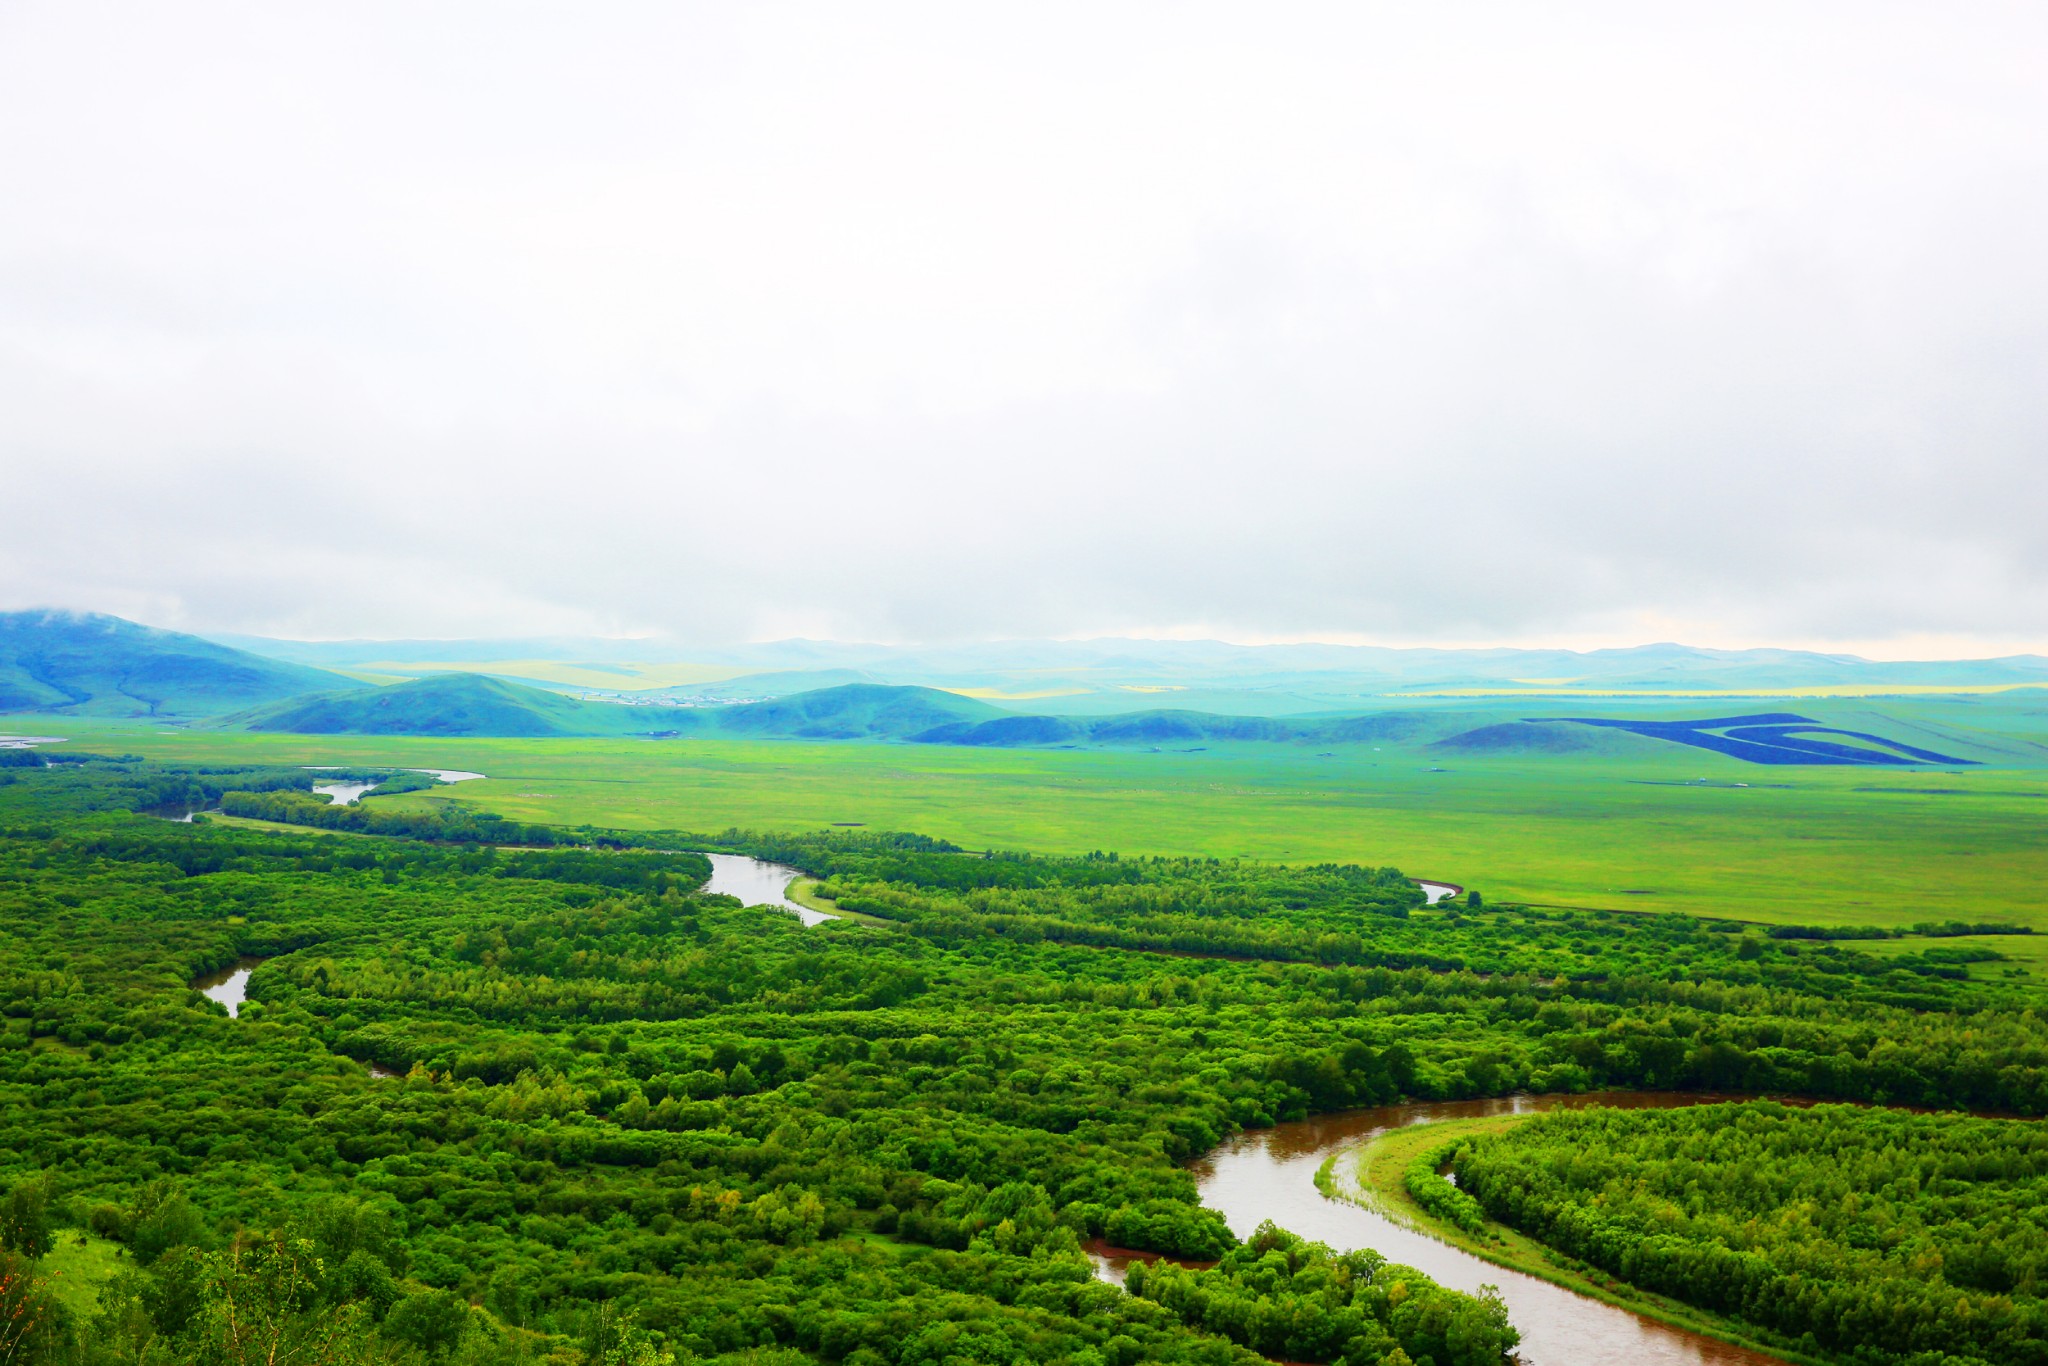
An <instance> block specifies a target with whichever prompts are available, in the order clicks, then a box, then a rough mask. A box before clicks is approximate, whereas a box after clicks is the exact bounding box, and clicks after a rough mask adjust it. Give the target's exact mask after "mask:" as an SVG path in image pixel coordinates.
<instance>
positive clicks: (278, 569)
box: [0, 0, 2048, 655]
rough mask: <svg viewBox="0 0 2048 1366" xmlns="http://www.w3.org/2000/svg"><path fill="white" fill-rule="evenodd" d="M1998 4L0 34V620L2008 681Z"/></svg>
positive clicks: (171, 24)
mask: <svg viewBox="0 0 2048 1366" xmlns="http://www.w3.org/2000/svg"><path fill="white" fill-rule="evenodd" d="M2044 70H2048V6H2043V5H2041V4H2039V3H2023V4H2011V5H2001V4H1996V3H1972V4H1969V5H1960V6H1959V5H1949V6H1943V5H1937V4H1934V3H1921V4H1915V5H1889V4H1883V3H1873V2H1872V0H1854V2H1853V3H1845V4H1840V5H1834V4H1803V5H1802V4H1786V3H1783V2H1782V0H1772V2H1771V3H1765V4H1755V5H1748V4H1728V3H1721V4H1714V5H1689V6H1678V5H1663V6H1645V5H1642V4H1639V3H1618V4H1613V5H1572V4H1543V5H1531V4H1527V3H1512V4H1503V5H1499V6H1493V5H1480V4H1462V5H1460V4H1443V5H1436V4H1429V5H1423V4H1402V5H1368V4H1360V3H1355V2H1354V3H1341V4H1332V5H1328V6H1322V5H1274V4H1261V5H1251V4H1244V3H1240V4H1235V5H1229V6H1201V5H1195V4H1189V3H1184V2H1178V0H1177V2H1176V3H1171V4H1159V5H1115V4H1104V3H1099V0H1091V3H1088V4H1079V5H1071V6H1068V5H1058V4H1045V3H1037V4H1031V5H1013V6H994V5H962V4H958V3H940V4H933V5H929V6H914V5H894V4H880V3H863V4H851V5H849V4H844V3H835V4H821V5H817V6H808V5H775V4H746V5H731V4H720V5H702V6H691V5H680V4H673V3H662V4H649V5H645V6H640V5H630V4H600V5H589V4H581V5H569V4H562V5H553V6H537V5H516V4H507V3H504V2H503V0H489V3H477V4H455V3H441V4H419V3H412V2H409V3H404V4H392V5H379V4H371V3H364V2H363V0H349V3H346V4H336V5H332V6H321V5H315V4H290V5H277V4H270V3H256V4H248V5H237V6H230V5H208V4H203V3H182V4H177V5H163V4H136V5H129V6H121V5H99V4H92V3H80V0H63V2H62V3H53V4H41V3H23V2H22V0H0V474H4V478H0V489H4V495H5V506H6V509H7V512H6V521H5V527H6V529H5V531H4V533H0V607H23V606H31V605H59V606H69V607H80V608H92V609H97V610H103V611H111V612H116V613H120V614H122V615H126V616H131V617H136V618H139V619H142V620H145V621H149V622H152V623H154V624H158V625H167V626H176V627H181V628H184V629H195V630H242V631H251V632H260V633H269V634H282V635H296V636H309V637H332V636H353V635H370V636H398V635H451V636H470V635H508V634H526V633H535V634H538V633H580V632H599V633H634V632H649V631H670V632H676V633H678V634H680V635H682V636H684V637H685V638H687V639H697V640H706V641H710V640H734V639H762V638H773V637H779V636H786V635H815V636H830V637H838V638H842V639H878V640H902V641H946V640H961V639H973V638H986V637H1002V636H1047V635H1050V636H1077V635H1098V634H1138V635H1204V636H1206V635H1213V636H1219V637H1223V638H1228V639H1236V640H1246V641H1258V640H1274V639H1309V638H1315V639H1328V640H1362V641H1379V642H1386V643H1408V642H1417V643H1420V642H1461V643H1468V642H1480V641H1493V642H1503V643H1555V644H1596V643H1598V644H1606V643H1633V642H1639V641H1645V640H1653V639H1681V640H1685V641H1689V642H1694V643H1700V644H1723V645H1741V644H1756V643H1776V644H1790V645H1827V646H1835V645H1851V646H1857V647H1861V648H1864V649H1866V650H1869V651H1871V652H1873V653H1879V654H1894V655H1898V654H1936V653H1976V652H1985V651H2005V650H2015V649H2037V650H2048V522H2044V513H2048V247H2044V243H2048V81H2044V80H2043V79H2042V72H2043V71H2044Z"/></svg>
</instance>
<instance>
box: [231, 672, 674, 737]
mask: <svg viewBox="0 0 2048 1366" xmlns="http://www.w3.org/2000/svg"><path fill="white" fill-rule="evenodd" d="M668 715H669V713H668V712H666V711H663V712H660V713H650V712H649V711H648V710H647V709H645V708H640V707H621V706H614V705H612V704H609V703H604V702H579V701H577V700H576V699H575V698H572V697H563V696H562V695H561V694H559V693H551V692H546V691H544V690H542V689H540V688H528V687H522V686H521V685H520V684H517V683H506V682H503V681H501V680H499V679H495V678H485V677H483V676H482V675H480V674H436V675H434V676H432V677H428V678H421V679H417V680H415V681H413V682H411V683H394V684H392V685H391V686H390V687H386V688H357V689H352V690H350V691H346V692H331V693H321V694H318V695H316V696H312V697H297V698H293V699H292V700H290V701H288V702H282V703H279V704H277V705H275V706H271V707H264V708H261V709H259V710H256V711H253V712H245V713H242V714H240V715H236V716H231V717H227V718H225V721H224V724H226V725H230V726H235V727H239V728H240V729H243V730H258V731H283V732H287V733H290V734H294V735H478V736H485V735H488V736H504V737H507V738H520V737H537V736H549V735H632V734H645V733H646V732H648V731H652V730H657V729H663V728H665V727H666V725H667V724H668V723H667V722H666V719H665V718H666V717H667V716H668Z"/></svg>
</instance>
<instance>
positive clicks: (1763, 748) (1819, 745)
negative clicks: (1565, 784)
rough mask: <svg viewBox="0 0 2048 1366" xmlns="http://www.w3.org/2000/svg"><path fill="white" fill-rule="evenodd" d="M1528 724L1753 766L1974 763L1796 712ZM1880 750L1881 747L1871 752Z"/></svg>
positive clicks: (1563, 718)
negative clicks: (1605, 732)
mask: <svg viewBox="0 0 2048 1366" xmlns="http://www.w3.org/2000/svg"><path fill="white" fill-rule="evenodd" d="M1525 724H1531V725H1544V724H1561V725H1574V726H1601V727H1605V728H1607V729H1610V730H1624V731H1629V732H1631V733H1633V734H1636V735H1647V736H1649V737H1650V738H1651V739H1653V740H1669V741H1671V742H1672V743H1674V744H1680V745H1691V746H1694V747H1695V748H1698V749H1710V750H1713V751H1714V752H1715V753H1717V754H1725V755H1727V756H1729V757H1730V758H1732V759H1741V760H1743V761H1744V762H1746V763H1752V764H1825V765H1843V764H1864V765H1873V766H1910V765H1913V764H1970V765H1975V763H1976V762H1977V761H1976V760H1974V759H1959V758H1956V757H1955V756H1953V755H1948V754H1937V753H1935V752H1934V751H1933V750H1928V749H1918V748H1915V747H1914V746H1912V745H1908V744H1904V743H1901V742H1900V741H1897V740H1887V739H1886V738H1884V737H1883V736H1881V735H1872V734H1870V733H1869V732H1868V731H1860V730H1841V729H1838V728H1836V727H1834V726H1824V725H1821V724H1820V723H1819V722H1817V721H1815V720H1813V719H1812V718H1810V717H1805V716H1800V715H1798V714H1797V713H1794V712H1763V713H1759V714H1757V715H1754V716H1720V717H1712V718H1709V719H1707V720H1702V721H1622V720H1613V719H1610V718H1605V717H1591V716H1557V717H1532V718H1530V721H1529V722H1527V723H1525ZM1829 735H1839V736H1842V737H1844V738H1846V739H1850V740H1862V741H1865V742H1867V744H1866V745H1845V744H1841V743H1839V742H1837V741H1834V740H1826V739H1820V738H1817V737H1820V736H1829ZM1868 745H1875V746H1878V748H1875V749H1873V748H1868V747H1867V746H1868Z"/></svg>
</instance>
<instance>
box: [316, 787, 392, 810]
mask: <svg viewBox="0 0 2048 1366" xmlns="http://www.w3.org/2000/svg"><path fill="white" fill-rule="evenodd" d="M376 785H377V784H375V783H314V784H313V791H314V792H315V793H316V794H317V795H319V796H322V797H325V798H326V799H327V800H328V801H329V802H330V803H332V804H333V805H335V806H347V805H348V804H349V803H351V802H353V801H354V800H355V799H356V798H358V797H360V796H362V795H363V794H364V793H365V792H368V791H369V790H370V789H371V788H373V787H375V786H376Z"/></svg>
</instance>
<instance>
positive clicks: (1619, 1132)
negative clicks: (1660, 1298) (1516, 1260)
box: [1455, 1102, 2048, 1366]
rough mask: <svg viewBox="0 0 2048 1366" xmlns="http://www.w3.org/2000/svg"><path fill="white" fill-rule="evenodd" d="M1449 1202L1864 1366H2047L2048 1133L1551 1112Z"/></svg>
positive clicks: (1479, 1146) (1766, 1107) (2008, 1124)
mask: <svg viewBox="0 0 2048 1366" xmlns="http://www.w3.org/2000/svg"><path fill="white" fill-rule="evenodd" d="M1455 1165H1456V1169H1457V1175H1458V1181H1459V1188H1460V1189H1461V1190H1462V1191H1465V1192H1469V1195H1470V1196H1471V1197H1476V1198H1477V1199H1478V1201H1479V1202H1480V1203H1481V1204H1482V1205H1484V1206H1485V1208H1486V1210H1487V1211H1488V1212H1489V1213H1490V1214H1492V1215H1494V1216H1496V1217H1497V1218H1500V1219H1502V1220H1503V1221H1505V1222H1507V1223H1510V1224H1512V1225H1514V1226H1515V1227H1517V1228H1519V1229H1522V1230H1523V1231H1525V1232H1527V1233H1529V1234H1531V1235H1532V1236H1534V1237H1536V1238H1539V1239H1541V1240H1542V1241H1543V1242H1545V1243H1548V1244H1550V1245H1551V1246H1552V1247H1555V1248H1557V1249H1558V1250H1559V1251H1561V1252H1564V1253H1566V1254H1568V1255H1569V1256H1571V1257H1574V1258H1577V1259H1579V1260H1581V1261H1583V1262H1585V1263H1588V1264H1590V1265H1593V1266H1596V1267H1599V1268H1600V1269H1602V1270H1604V1271H1607V1272H1609V1273H1611V1274H1613V1275H1617V1276H1621V1277H1623V1278H1625V1279H1626V1280H1629V1281H1631V1282H1633V1283H1635V1284H1637V1285H1641V1286H1643V1287H1645V1288H1648V1289H1651V1290H1655V1291H1658V1292H1661V1293H1663V1294H1668V1295H1673V1296H1676V1297H1678V1298H1681V1299H1684V1300H1686V1301H1688V1302H1690V1303H1693V1304H1697V1305H1700V1306H1702V1307H1704V1308H1708V1309H1715V1310H1720V1311H1723V1312H1726V1313H1729V1314H1734V1315H1737V1316H1740V1317H1741V1318H1743V1319H1746V1320H1748V1321H1750V1322H1753V1323H1757V1324H1760V1325H1762V1326H1764V1327H1766V1328H1769V1329H1772V1330H1774V1331H1776V1332H1777V1333H1779V1334H1782V1335H1783V1336H1784V1337H1785V1338H1786V1339H1788V1340H1792V1341H1802V1340H1803V1341H1804V1342H1805V1343H1807V1344H1810V1345H1814V1346H1818V1347H1819V1348H1821V1349H1823V1350H1826V1351H1830V1352H1839V1353H1841V1354H1843V1355H1844V1356H1845V1357H1849V1358H1852V1359H1854V1360H1856V1361H1859V1362H1861V1361H1870V1362H1884V1363H1894V1362H1897V1363H1904V1362H1912V1363H1921V1362H1930V1363H1931V1362H1942V1363H1949V1364H1950V1366H1958V1364H1960V1363H1973V1364H1974V1363H1987V1364H1988V1363H1993V1362H1996V1363H2002V1364H2005V1366H2023V1364H2024V1363H2040V1362H2048V1304H2044V1303H2043V1300H2042V1298H2041V1296H2042V1292H2043V1290H2044V1289H2048V1226H2044V1224H2048V1131H2044V1130H2043V1129H2042V1128H2041V1126H2040V1125H2039V1124H2038V1123H2034V1122H2029V1121H2023V1120H2010V1119H1979V1118H1971V1117H1965V1116H1956V1115H1934V1114H1913V1113H1909V1112H1904V1111H1899V1110H1871V1109H1860V1108H1855V1107H1850V1106H1840V1105H1828V1106H1820V1107H1817V1108H1813V1109H1799V1108H1794V1107H1790V1106H1785V1105H1780V1104H1774V1103H1771V1102H1752V1103H1748V1104H1743V1105H1705V1106H1698V1107H1695V1108H1690V1109H1683V1110H1658V1111H1651V1110H1607V1109H1597V1110H1577V1111H1558V1112H1554V1113H1551V1114H1547V1115H1543V1116H1541V1117H1539V1118H1536V1119H1532V1120H1529V1121H1527V1122H1525V1123H1523V1124H1520V1125H1517V1126H1516V1127H1515V1128H1513V1129H1511V1130H1509V1131H1507V1132H1506V1133H1504V1134H1500V1135H1494V1136H1486V1137H1482V1138H1478V1139H1475V1140H1469V1141H1467V1142H1466V1143H1465V1144H1464V1145H1462V1146H1461V1148H1460V1150H1459V1152H1458V1153H1457V1156H1456V1162H1455Z"/></svg>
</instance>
